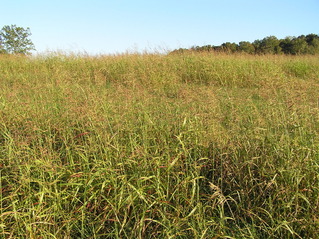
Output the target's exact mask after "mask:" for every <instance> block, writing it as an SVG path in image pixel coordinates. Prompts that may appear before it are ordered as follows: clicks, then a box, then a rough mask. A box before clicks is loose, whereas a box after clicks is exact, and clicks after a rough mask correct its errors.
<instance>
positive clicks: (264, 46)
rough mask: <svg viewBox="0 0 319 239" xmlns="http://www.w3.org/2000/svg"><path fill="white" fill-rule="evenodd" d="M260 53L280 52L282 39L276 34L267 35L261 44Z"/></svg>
mask: <svg viewBox="0 0 319 239" xmlns="http://www.w3.org/2000/svg"><path fill="white" fill-rule="evenodd" d="M259 51H260V53H264V54H279V53H281V47H280V41H279V40H278V39H277V37H275V36H269V37H265V38H264V39H262V40H261V41H260V44H259Z"/></svg>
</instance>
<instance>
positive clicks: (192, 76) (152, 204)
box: [0, 54, 319, 239]
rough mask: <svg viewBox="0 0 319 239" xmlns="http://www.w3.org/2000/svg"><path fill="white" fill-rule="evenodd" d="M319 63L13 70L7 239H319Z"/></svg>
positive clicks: (66, 60) (162, 62) (3, 99)
mask: <svg viewBox="0 0 319 239" xmlns="http://www.w3.org/2000/svg"><path fill="white" fill-rule="evenodd" d="M318 89H319V60H318V57H307V56H302V57H301V56H296V57H292V56H291V57H288V56H246V55H213V54H211V55H205V54H193V55H192V54H189V55H187V54H184V55H169V56H163V55H122V56H108V57H97V58H93V57H85V56H82V57H72V56H68V57H66V56H62V55H60V56H59V55H57V56H50V57H37V58H25V57H13V56H1V57H0V176H1V181H0V188H1V190H0V235H1V237H2V238H198V239H199V238H317V237H318V234H319V90H318Z"/></svg>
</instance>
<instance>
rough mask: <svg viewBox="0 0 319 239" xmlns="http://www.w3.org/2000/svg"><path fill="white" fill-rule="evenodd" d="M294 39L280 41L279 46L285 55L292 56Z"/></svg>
mask: <svg viewBox="0 0 319 239" xmlns="http://www.w3.org/2000/svg"><path fill="white" fill-rule="evenodd" d="M293 39H294V38H293V37H286V38H285V39H282V40H280V43H279V46H280V47H281V50H282V52H283V53H285V54H292V53H291V52H292V40H293Z"/></svg>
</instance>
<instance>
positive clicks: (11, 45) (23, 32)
mask: <svg viewBox="0 0 319 239" xmlns="http://www.w3.org/2000/svg"><path fill="white" fill-rule="evenodd" d="M30 36H31V31H30V28H26V29H24V28H23V27H17V26H16V25H11V26H4V27H3V28H2V29H1V31H0V53H7V54H24V55H27V54H30V51H31V50H35V47H34V44H33V43H32V41H31V40H30V39H29V37H30Z"/></svg>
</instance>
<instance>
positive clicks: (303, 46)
mask: <svg viewBox="0 0 319 239" xmlns="http://www.w3.org/2000/svg"><path fill="white" fill-rule="evenodd" d="M307 52H308V44H307V41H306V37H305V36H304V35H301V36H299V37H297V38H294V39H293V40H292V49H291V54H294V55H300V54H306V53H307Z"/></svg>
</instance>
